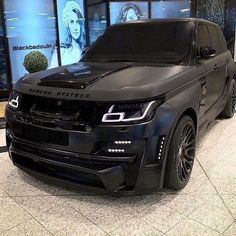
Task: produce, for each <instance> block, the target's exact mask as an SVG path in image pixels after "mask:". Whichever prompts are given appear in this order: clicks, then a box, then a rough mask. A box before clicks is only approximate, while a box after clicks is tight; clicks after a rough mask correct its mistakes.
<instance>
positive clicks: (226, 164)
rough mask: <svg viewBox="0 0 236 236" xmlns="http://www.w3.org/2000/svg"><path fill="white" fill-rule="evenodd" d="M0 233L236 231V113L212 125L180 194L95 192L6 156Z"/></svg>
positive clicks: (0, 173)
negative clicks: (65, 184)
mask: <svg viewBox="0 0 236 236" xmlns="http://www.w3.org/2000/svg"><path fill="white" fill-rule="evenodd" d="M0 138H1V144H2V145H3V144H4V131H1V136H0ZM1 234H2V235H30V236H34V235H129V236H131V235H142V236H143V235H148V236H150V235H180V236H182V235H183V236H185V235H186V236H194V235H197V236H199V235H201V236H202V235H225V236H226V235H228V236H233V235H236V116H235V118H233V119H231V120H216V121H214V122H212V123H211V125H210V127H209V132H208V134H207V135H206V136H205V137H204V138H203V139H202V140H201V142H200V144H199V148H198V153H197V156H196V161H195V165H194V170H193V174H192V178H191V181H190V182H189V184H188V186H187V187H186V188H185V189H184V190H182V191H179V192H173V191H168V190H162V191H161V192H158V193H155V194H152V195H146V196H136V197H122V198H113V197H109V196H101V195H88V194H84V193H82V192H78V191H77V192H76V191H72V190H70V189H65V188H61V187H57V186H51V185H48V184H45V183H42V182H40V181H38V180H36V179H34V178H32V177H29V176H28V175H26V174H24V173H22V172H21V171H18V170H17V169H16V168H15V167H13V165H12V164H11V162H10V161H9V158H8V154H7V153H2V154H0V235H1Z"/></svg>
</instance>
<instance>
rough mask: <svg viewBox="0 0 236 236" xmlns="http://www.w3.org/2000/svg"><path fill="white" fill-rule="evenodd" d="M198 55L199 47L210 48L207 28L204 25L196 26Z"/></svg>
mask: <svg viewBox="0 0 236 236" xmlns="http://www.w3.org/2000/svg"><path fill="white" fill-rule="evenodd" d="M197 41H198V53H199V52H200V48H201V47H209V46H211V42H210V38H209V33H208V29H207V26H206V25H205V24H199V26H198V40H197Z"/></svg>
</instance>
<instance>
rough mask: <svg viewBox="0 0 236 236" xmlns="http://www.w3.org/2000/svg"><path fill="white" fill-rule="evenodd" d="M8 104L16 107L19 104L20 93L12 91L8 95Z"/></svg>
mask: <svg viewBox="0 0 236 236" xmlns="http://www.w3.org/2000/svg"><path fill="white" fill-rule="evenodd" d="M8 105H9V106H10V107H11V108H13V109H18V107H19V105H20V94H19V93H17V92H16V91H13V92H12V93H11V95H10V97H9V102H8Z"/></svg>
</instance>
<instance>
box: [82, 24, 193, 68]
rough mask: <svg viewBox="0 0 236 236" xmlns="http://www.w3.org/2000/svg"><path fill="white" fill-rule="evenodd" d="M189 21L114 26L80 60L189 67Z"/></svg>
mask: <svg viewBox="0 0 236 236" xmlns="http://www.w3.org/2000/svg"><path fill="white" fill-rule="evenodd" d="M193 28H194V23H193V22H187V21H178V22H164V21H163V22H161V21H160V22H147V23H140V22H136V23H128V24H119V25H114V26H112V27H110V28H108V29H107V30H106V32H105V33H104V34H103V35H102V36H101V37H100V38H99V39H98V40H97V41H96V42H95V43H94V44H93V45H92V46H91V48H90V49H89V50H88V51H87V52H86V53H85V55H84V56H83V58H82V59H81V61H98V62H100V61H102V62H109V61H131V62H160V63H173V64H189V61H190V50H191V42H192V32H193Z"/></svg>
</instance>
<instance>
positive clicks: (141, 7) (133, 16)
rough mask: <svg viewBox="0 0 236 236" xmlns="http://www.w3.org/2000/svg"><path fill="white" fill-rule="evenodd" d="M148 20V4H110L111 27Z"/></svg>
mask: <svg viewBox="0 0 236 236" xmlns="http://www.w3.org/2000/svg"><path fill="white" fill-rule="evenodd" d="M147 18H148V2H110V21H111V25H112V24H115V23H120V22H126V21H134V20H142V19H147Z"/></svg>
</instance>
